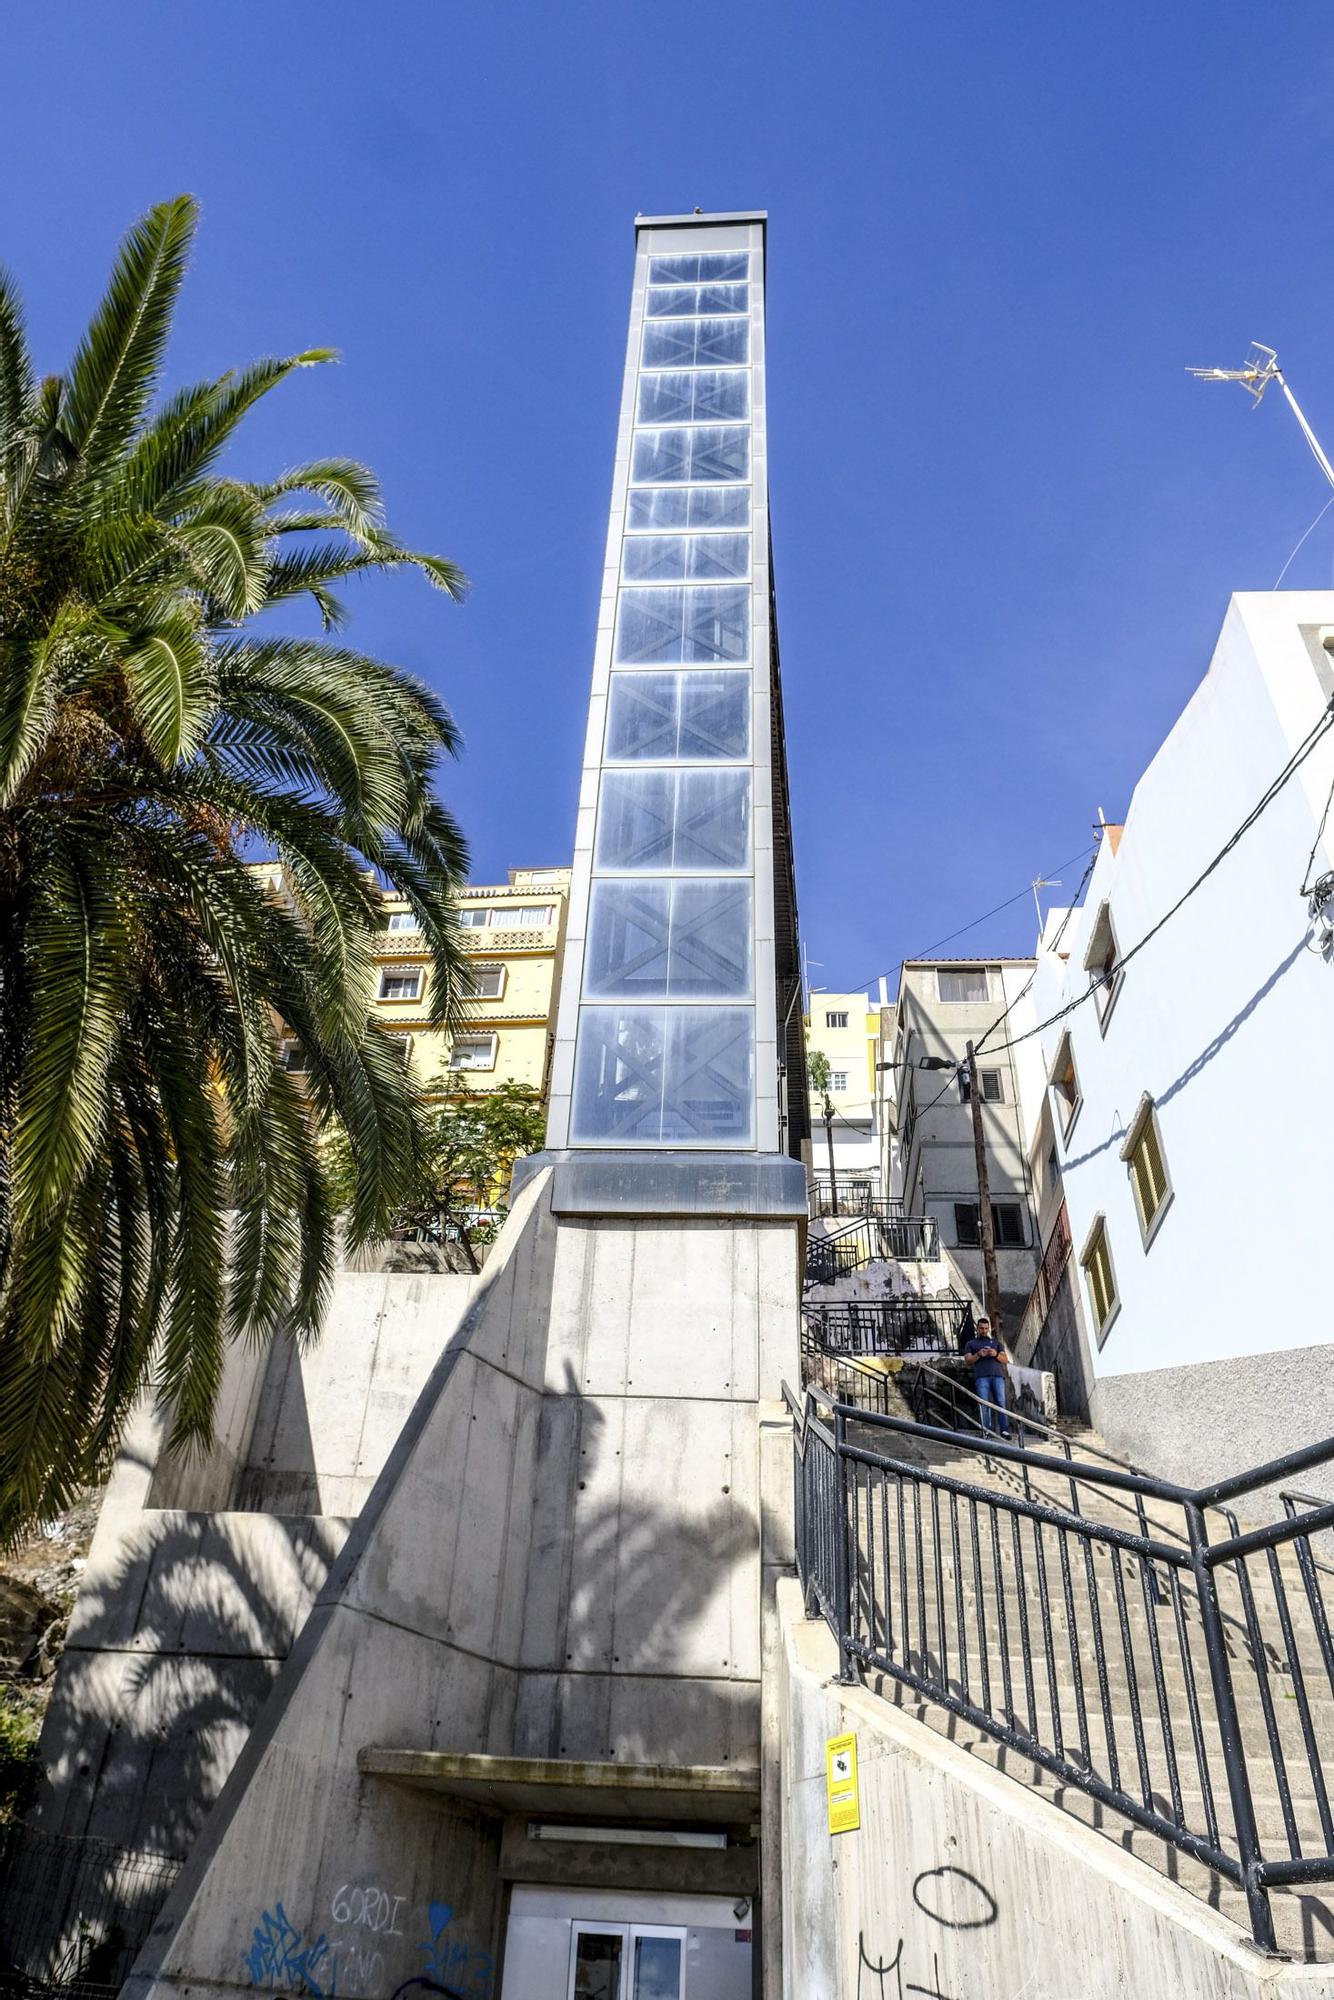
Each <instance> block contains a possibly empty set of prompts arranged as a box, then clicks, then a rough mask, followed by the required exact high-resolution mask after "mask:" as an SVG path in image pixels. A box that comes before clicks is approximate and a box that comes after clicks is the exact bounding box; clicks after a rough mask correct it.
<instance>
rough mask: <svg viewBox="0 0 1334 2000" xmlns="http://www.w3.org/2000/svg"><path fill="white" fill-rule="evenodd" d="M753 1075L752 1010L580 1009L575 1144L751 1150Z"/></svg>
mask: <svg viewBox="0 0 1334 2000" xmlns="http://www.w3.org/2000/svg"><path fill="white" fill-rule="evenodd" d="M754 1076H755V1015H754V1010H753V1009H752V1008H750V1007H643V1006H622V1007H581V1008H580V1010H579V1040H578V1046H577V1049H576V1051H575V1065H574V1105H573V1113H572V1119H571V1137H572V1138H573V1139H574V1141H575V1143H576V1144H583V1145H609V1146H617V1145H621V1146H633V1145H640V1146H646V1145H647V1146H662V1145H676V1146H690V1145H695V1146H709V1145H714V1146H748V1145H750V1144H752V1143H753V1130H754V1097H755V1084H754Z"/></svg>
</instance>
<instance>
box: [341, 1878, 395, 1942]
mask: <svg viewBox="0 0 1334 2000" xmlns="http://www.w3.org/2000/svg"><path fill="white" fill-rule="evenodd" d="M407 1900H408V1899H407V1897H406V1896H395V1895H394V1894H393V1892H392V1891H391V1890H389V1889H379V1888H376V1887H375V1886H374V1885H373V1884H371V1883H367V1884H365V1885H364V1886H363V1885H362V1884H360V1883H357V1882H344V1883H343V1884H342V1885H341V1887H339V1888H337V1889H335V1890H334V1893H333V1900H332V1902H331V1903H330V1905H329V1914H330V1916H331V1917H332V1918H333V1920H334V1922H335V1923H336V1924H344V1925H346V1926H347V1927H348V1928H349V1929H350V1930H357V1929H361V1930H368V1931H375V1932H376V1933H377V1934H378V1933H380V1932H383V1933H384V1934H385V1936H387V1937H402V1935H403V1932H402V1930H401V1929H400V1927H399V1922H398V1913H399V1911H400V1910H401V1909H402V1907H403V1905H404V1903H406V1902H407Z"/></svg>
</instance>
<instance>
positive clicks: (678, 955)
mask: <svg viewBox="0 0 1334 2000" xmlns="http://www.w3.org/2000/svg"><path fill="white" fill-rule="evenodd" d="M752 928H753V925H752V918H751V886H750V883H749V882H746V881H739V880H737V879H736V878H734V877H733V878H724V879H723V880H722V881H718V882H709V881H699V880H689V879H687V880H677V881H669V882H662V881H630V882H595V883H594V884H593V892H592V897H591V899H590V903H589V920H588V950H587V953H586V956H585V960H584V992H585V994H586V995H587V996H588V998H589V999H597V1000H630V999H638V998H640V997H641V996H642V997H643V998H645V999H659V1000H668V999H670V1000H681V999H687V998H689V999H699V1000H747V999H749V998H750V993H751V978H752V972H751V931H752Z"/></svg>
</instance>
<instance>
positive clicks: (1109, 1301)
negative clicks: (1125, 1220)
mask: <svg viewBox="0 0 1334 2000" xmlns="http://www.w3.org/2000/svg"><path fill="white" fill-rule="evenodd" d="M1079 1261H1080V1263H1081V1264H1082V1265H1083V1267H1084V1282H1085V1284H1086V1285H1087V1286H1088V1295H1089V1306H1090V1307H1091V1309H1092V1312H1093V1324H1094V1326H1095V1328H1096V1329H1097V1334H1098V1345H1099V1347H1101V1346H1102V1344H1103V1342H1104V1340H1106V1338H1107V1334H1108V1330H1109V1328H1110V1327H1111V1324H1112V1321H1113V1320H1114V1319H1115V1318H1116V1315H1117V1314H1118V1312H1120V1310H1121V1300H1120V1298H1119V1296H1118V1294H1117V1290H1116V1272H1115V1271H1114V1270H1113V1268H1112V1249H1111V1245H1110V1244H1109V1242H1108V1241H1107V1218H1106V1217H1105V1216H1102V1215H1099V1216H1097V1217H1095V1219H1094V1223H1093V1227H1092V1229H1090V1231H1089V1233H1088V1241H1087V1242H1086V1243H1085V1245H1084V1248H1083V1250H1082V1251H1081V1252H1080V1257H1079Z"/></svg>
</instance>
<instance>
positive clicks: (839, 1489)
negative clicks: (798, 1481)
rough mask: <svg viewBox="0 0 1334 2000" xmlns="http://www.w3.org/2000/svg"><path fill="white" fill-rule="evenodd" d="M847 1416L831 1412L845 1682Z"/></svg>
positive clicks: (848, 1667)
mask: <svg viewBox="0 0 1334 2000" xmlns="http://www.w3.org/2000/svg"><path fill="white" fill-rule="evenodd" d="M846 1439H847V1418H846V1417H845V1416H844V1415H843V1412H842V1411H841V1410H835V1412H834V1501H835V1506H836V1509H837V1512H838V1521H837V1524H836V1526H835V1531H834V1605H835V1609H836V1611H837V1613H838V1678H839V1680H840V1681H841V1682H844V1683H848V1682H851V1681H853V1680H855V1679H856V1676H855V1674H854V1673H853V1671H852V1655H851V1652H850V1651H849V1646H848V1642H849V1640H850V1639H851V1637H852V1579H851V1566H850V1564H849V1562H848V1536H849V1534H850V1533H851V1528H850V1527H849V1523H848V1461H847V1457H846V1454H845V1451H844V1445H845V1443H846Z"/></svg>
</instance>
